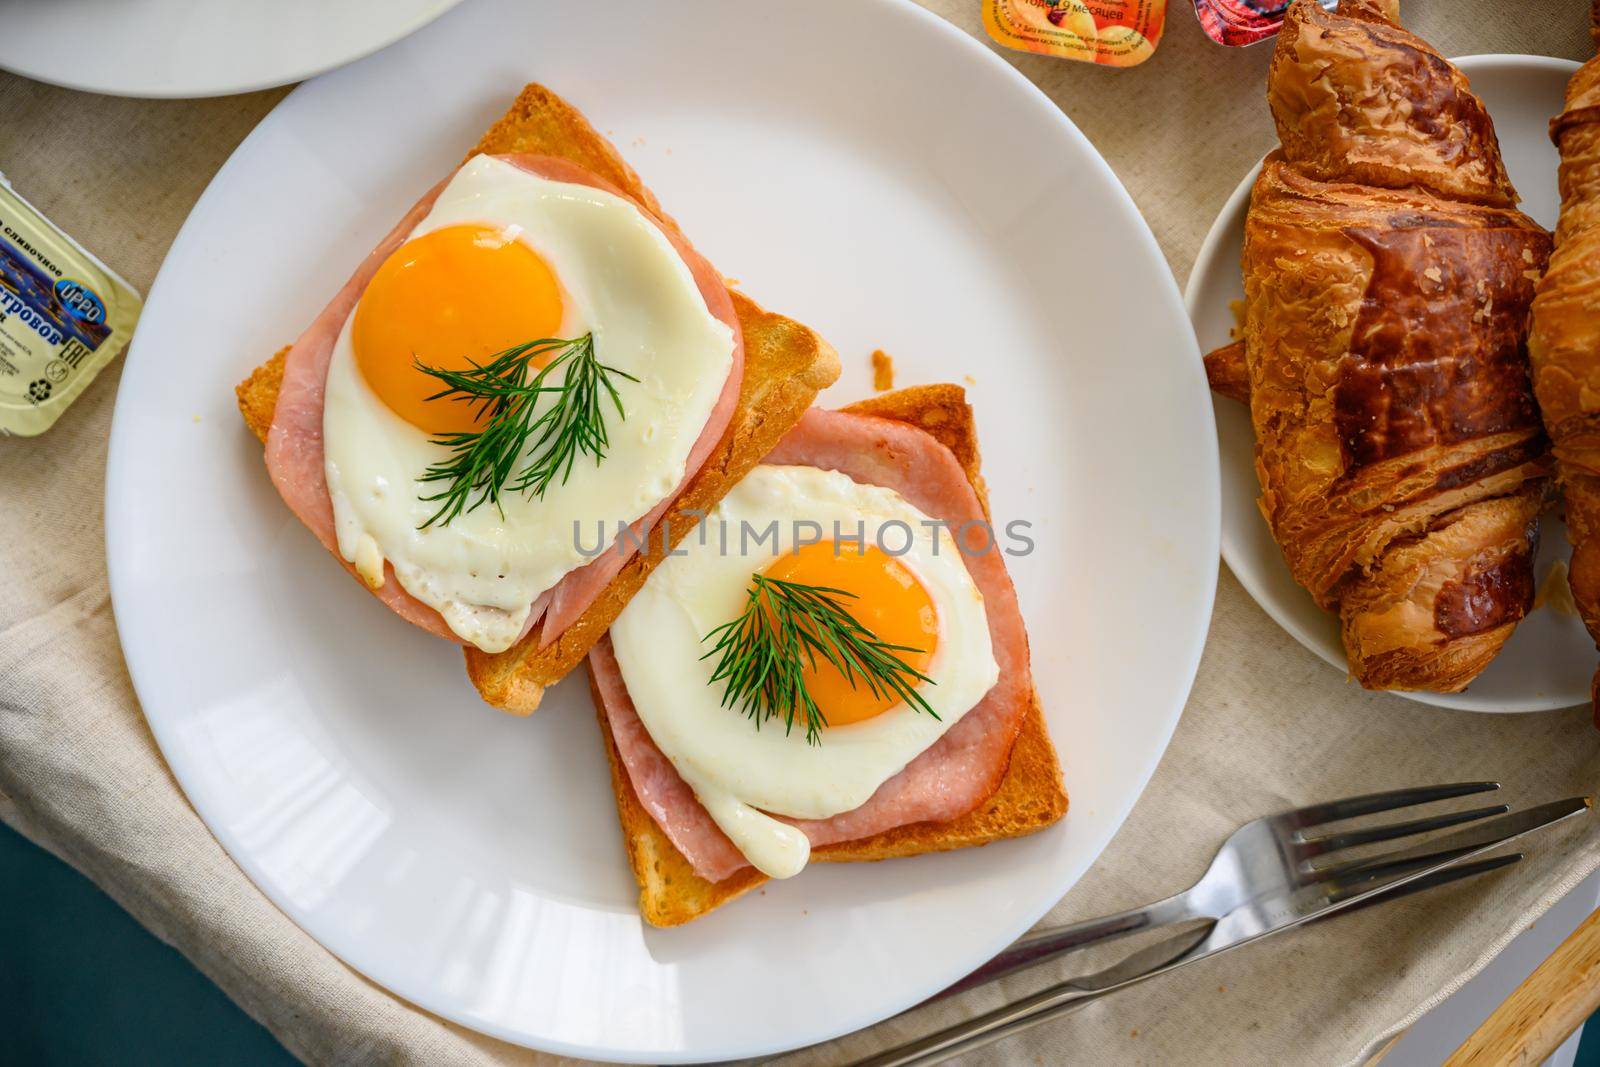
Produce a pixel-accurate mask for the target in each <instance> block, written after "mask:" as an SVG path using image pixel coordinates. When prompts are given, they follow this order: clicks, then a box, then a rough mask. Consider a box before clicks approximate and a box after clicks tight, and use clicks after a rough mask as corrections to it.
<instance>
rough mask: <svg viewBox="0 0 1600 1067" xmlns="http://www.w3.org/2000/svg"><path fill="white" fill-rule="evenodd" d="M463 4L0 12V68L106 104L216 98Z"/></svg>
mask: <svg viewBox="0 0 1600 1067" xmlns="http://www.w3.org/2000/svg"><path fill="white" fill-rule="evenodd" d="M460 2H461V0H337V2H330V0H268V2H265V3H263V2H260V0H204V2H203V3H195V2H194V0H0V26H4V27H5V31H4V32H3V33H0V68H4V69H5V70H10V71H15V72H16V73H18V74H24V75H27V76H28V77H30V78H36V79H38V80H39V81H42V82H49V83H51V84H52V85H64V86H66V87H67V88H69V89H82V90H84V91H85V92H91V93H110V94H111V95H113V96H157V97H174V96H183V97H193V96H223V95H225V94H227V93H243V92H249V91H251V90H253V89H268V88H271V87H272V86H274V85H287V84H289V83H290V82H297V81H300V80H302V79H304V78H309V77H311V76H312V75H315V74H321V73H322V72H323V71H326V70H332V69H333V68H334V67H338V66H342V65H344V64H346V63H349V62H350V61H351V60H354V59H360V58H361V57H362V56H365V55H370V54H371V53H373V52H376V51H377V50H378V49H380V48H382V47H383V46H384V45H387V44H391V43H393V42H395V41H398V40H399V39H400V38H402V37H404V36H405V35H406V34H408V33H412V32H414V31H416V30H418V29H420V28H422V27H423V26H426V25H427V24H428V23H430V22H432V21H433V20H434V19H436V18H438V17H439V16H440V15H442V14H444V13H445V12H446V11H448V10H450V9H451V8H452V7H454V6H455V5H457V4H459V3H460Z"/></svg>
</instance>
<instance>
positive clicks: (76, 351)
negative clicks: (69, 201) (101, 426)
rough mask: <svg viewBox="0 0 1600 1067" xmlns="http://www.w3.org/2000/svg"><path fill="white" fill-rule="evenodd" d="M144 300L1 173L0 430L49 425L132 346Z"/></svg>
mask: <svg viewBox="0 0 1600 1067" xmlns="http://www.w3.org/2000/svg"><path fill="white" fill-rule="evenodd" d="M143 304H144V302H143V300H141V299H140V297H139V294H138V293H136V292H134V290H133V287H132V286H130V285H129V284H128V283H127V282H125V281H123V279H122V278H121V277H119V276H118V275H117V274H116V272H115V271H113V270H111V268H109V267H107V266H106V265H105V264H104V263H102V262H100V261H99V260H98V259H96V258H95V257H94V256H92V255H90V254H89V253H88V252H87V251H86V250H85V249H84V248H83V246H82V245H80V244H78V243H77V242H76V241H74V240H73V239H72V238H70V237H68V236H67V235H66V234H65V233H63V232H62V231H61V230H59V229H57V228H56V226H55V225H54V224H53V223H51V222H50V220H49V219H47V218H45V217H44V216H43V215H41V214H40V213H39V211H38V209H37V208H35V207H34V206H33V205H32V204H30V203H28V202H27V201H26V200H24V199H23V198H22V197H20V196H18V195H17V193H16V191H15V190H14V189H12V188H11V184H10V183H9V182H7V181H6V179H5V175H3V174H0V434H18V435H20V436H23V437H32V436H34V435H35V434H41V433H43V432H44V431H46V430H48V429H49V428H50V427H51V425H53V424H54V423H55V421H56V419H57V418H59V417H60V416H61V413H62V412H63V411H65V410H66V409H67V405H68V404H71V403H72V401H73V400H74V399H75V398H76V397H77V395H78V394H79V393H81V392H83V390H84V387H85V386H87V385H88V384H89V383H90V382H91V381H93V380H94V376H95V375H96V374H98V373H100V370H101V368H103V367H104V366H105V365H106V364H107V363H110V362H111V360H112V359H114V358H116V355H117V353H119V352H121V351H122V349H123V348H124V347H126V346H127V344H128V338H129V337H130V336H132V334H133V327H134V324H135V323H136V322H138V321H139V309H140V308H141V307H142V306H143Z"/></svg>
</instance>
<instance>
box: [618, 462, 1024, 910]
mask: <svg viewBox="0 0 1600 1067" xmlns="http://www.w3.org/2000/svg"><path fill="white" fill-rule="evenodd" d="M902 548H903V551H902ZM755 574H763V575H766V576H768V577H773V578H783V579H787V580H789V581H792V582H803V583H805V584H808V585H814V586H824V587H828V588H832V589H838V590H842V591H844V592H846V593H852V594H855V596H856V597H857V599H854V600H847V601H843V603H844V604H845V605H846V607H847V610H848V611H849V612H850V614H852V615H853V616H855V618H856V620H857V621H858V622H860V623H861V624H862V625H863V626H865V627H867V628H868V629H870V630H872V631H873V632H874V634H876V635H877V637H878V639H879V640H882V641H886V642H889V643H893V644H898V645H903V646H906V647H909V648H915V649H918V650H919V651H918V652H917V653H915V654H906V655H903V656H902V658H903V659H905V660H906V661H907V662H908V663H909V664H910V665H911V666H913V667H915V668H917V669H918V670H920V671H921V672H922V673H923V674H924V675H926V676H927V678H928V679H929V681H927V682H922V683H920V684H918V686H917V688H916V692H917V693H918V694H919V695H920V696H922V697H923V698H924V699H925V700H926V701H927V703H928V705H929V706H930V707H931V708H932V710H933V712H934V713H935V714H934V715H930V714H927V713H926V712H923V711H920V710H918V709H916V708H914V707H911V706H909V705H908V704H906V703H905V702H904V701H902V700H899V699H898V698H896V697H894V696H893V695H885V696H878V695H875V694H874V693H873V692H872V691H871V690H870V689H869V688H867V687H866V686H865V685H861V686H852V685H851V684H850V682H849V681H848V680H846V679H845V678H844V677H843V675H841V674H840V672H839V671H838V670H836V669H835V668H834V667H832V666H831V665H829V664H827V663H826V662H823V661H819V663H818V664H817V665H809V664H808V665H805V667H804V673H805V681H806V688H807V690H808V692H809V693H810V694H811V696H812V698H813V699H814V700H815V701H816V702H817V705H818V707H819V708H820V709H821V711H822V712H823V714H824V715H825V716H826V718H827V720H828V726H827V727H826V728H825V729H824V730H822V732H821V738H820V741H819V742H818V743H816V744H810V743H808V742H807V739H806V736H805V731H804V729H803V728H800V727H796V728H795V729H793V730H790V731H788V732H787V733H786V732H785V730H784V727H783V723H782V721H781V720H779V719H769V720H767V721H766V722H765V723H764V724H763V725H762V726H761V728H760V729H757V728H756V725H755V723H753V722H752V721H751V720H750V719H748V718H746V717H745V715H744V713H743V712H742V711H741V710H740V709H739V708H737V707H725V706H724V705H723V703H722V694H723V689H722V683H721V682H715V683H714V682H712V680H711V679H712V672H713V670H714V668H715V662H714V658H712V659H703V658H702V657H703V656H705V655H706V652H707V650H708V648H709V647H710V646H709V644H708V643H707V642H706V641H705V640H704V639H705V637H706V635H707V634H709V633H710V632H711V631H712V630H714V629H715V628H716V627H718V626H720V625H722V624H723V623H726V622H728V621H729V620H731V619H734V618H736V617H737V616H738V615H739V614H740V612H741V611H743V609H744V606H745V604H746V601H747V591H748V589H749V588H750V585H751V582H752V576H753V575H755ZM611 640H612V644H613V646H614V648H615V651H616V657H617V664H618V666H619V668H620V669H621V672H622V677H623V681H624V682H625V683H626V684H627V687H628V693H629V695H630V696H631V697H632V699H633V702H634V705H635V707H636V708H637V710H638V714H639V719H640V721H641V722H643V723H644V726H645V728H646V729H647V730H648V731H649V733H650V737H651V739H652V740H654V741H655V743H656V746H657V747H658V748H660V749H661V751H662V753H663V754H664V755H665V756H666V757H667V758H668V759H669V760H670V761H671V762H672V765H673V766H674V767H675V768H676V769H677V771H678V773H679V774H680V775H681V776H682V777H683V780H684V781H685V782H686V783H688V785H689V787H690V788H691V789H693V790H694V792H695V795H696V797H697V798H698V799H699V800H700V803H701V804H703V805H704V806H705V808H706V810H707V811H708V812H709V813H710V815H711V817H712V819H713V820H715V822H716V824H717V825H718V826H719V827H721V828H722V830H723V832H724V833H726V834H727V835H728V837H729V838H730V839H731V840H732V841H733V843H734V845H735V846H737V847H738V849H739V850H740V851H741V852H742V853H743V854H744V855H745V857H746V858H747V859H749V860H750V862H751V864H752V865H753V866H755V867H756V868H757V869H758V870H760V871H761V872H762V873H764V874H766V875H768V876H769V877H772V878H787V877H790V876H791V875H794V874H796V873H798V872H799V871H800V870H801V869H802V868H804V867H805V865H806V862H807V860H808V859H809V857H810V852H811V846H810V842H809V841H808V840H807V839H806V836H805V834H803V833H801V832H800V831H799V830H798V829H796V828H795V827H793V826H791V825H789V824H788V823H786V822H783V821H781V820H779V819H776V818H773V816H775V815H782V816H788V817H791V818H795V819H826V818H828V817H830V816H833V815H838V814H840V813H841V812H846V811H851V810H853V809H855V808H858V807H860V806H861V805H862V804H864V803H866V801H867V800H868V798H870V797H871V796H872V794H873V793H874V792H875V791H876V790H877V789H878V787H879V786H881V785H882V784H883V783H884V782H886V781H887V780H888V779H890V778H891V777H893V776H894V775H895V774H897V773H898V772H899V771H900V770H901V769H902V768H904V767H905V766H906V764H908V763H910V762H911V761H912V760H913V759H914V758H916V756H917V755H918V754H919V753H921V752H922V751H924V750H925V749H927V748H928V747H929V746H930V745H932V744H933V743H934V742H935V741H937V740H938V739H939V738H940V737H942V736H943V735H944V733H945V731H946V730H948V729H950V727H952V726H954V725H955V724H956V723H957V722H959V721H960V720H961V717H962V716H963V715H965V714H966V713H967V712H968V711H970V710H971V709H972V708H973V707H974V706H976V705H977V704H978V702H979V701H981V700H982V699H983V697H984V695H985V694H986V693H988V691H989V690H990V689H991V688H992V687H993V686H994V684H995V682H996V681H997V680H998V679H999V675H1000V668H999V666H998V665H997V664H996V662H995V657H994V649H993V647H992V645H991V643H990V636H989V625H988V618H987V616H986V615H985V612H984V605H983V595H982V594H981V593H980V592H979V591H978V588H977V586H976V584H974V582H973V580H972V577H971V575H970V574H969V573H968V572H967V567H966V563H965V561H964V560H963V559H962V556H961V553H960V551H959V550H958V548H957V546H956V542H955V539H954V537H953V536H952V535H951V533H950V531H949V529H948V528H947V527H945V526H943V525H942V524H939V523H937V522H935V521H934V520H933V519H932V518H930V517H929V516H928V515H926V514H924V513H923V512H922V511H920V510H918V509H917V508H916V507H914V506H913V505H912V504H911V503H910V502H909V501H907V500H906V499H905V498H904V497H902V496H901V495H900V494H899V493H897V492H895V491H894V490H892V489H889V488H886V487H883V486H878V485H865V484H861V483H858V482H855V481H853V480H851V479H850V478H849V477H848V476H847V475H844V474H842V473H839V472H837V471H827V470H821V469H818V468H816V467H802V466H774V465H762V466H758V467H756V468H755V470H753V471H752V472H751V473H750V474H749V475H748V476H746V477H745V479H744V480H743V481H741V482H740V483H739V484H738V485H736V486H735V487H734V488H733V489H732V490H731V491H730V492H729V493H728V494H727V496H725V497H724V498H723V500H722V502H721V503H720V504H718V505H717V507H716V508H715V509H713V510H712V512H711V513H710V514H709V515H708V516H707V517H706V519H705V520H704V521H703V522H702V523H701V524H700V526H699V527H697V528H696V530H695V532H694V533H691V534H690V535H689V536H688V537H687V538H685V539H684V541H683V542H682V543H681V544H680V545H679V546H678V548H677V549H676V550H675V552H674V554H673V555H672V556H669V557H668V558H667V559H666V560H664V561H663V562H662V563H661V564H660V566H658V567H657V568H656V570H655V571H654V572H653V573H652V574H651V575H650V578H649V580H648V581H647V582H645V585H644V587H643V588H642V589H641V590H640V591H639V592H638V593H637V594H636V595H635V596H634V598H633V599H632V600H631V601H630V602H629V603H628V606H627V607H626V608H624V609H623V611H622V614H621V615H620V616H618V618H617V620H616V622H615V623H614V624H612V627H611ZM935 715H937V718H936V717H935Z"/></svg>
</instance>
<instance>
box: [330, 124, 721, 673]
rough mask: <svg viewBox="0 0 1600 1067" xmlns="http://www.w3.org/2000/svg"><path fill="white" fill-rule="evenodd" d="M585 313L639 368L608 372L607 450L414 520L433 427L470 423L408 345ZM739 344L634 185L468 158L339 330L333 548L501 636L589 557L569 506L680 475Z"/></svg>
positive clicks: (578, 509)
mask: <svg viewBox="0 0 1600 1067" xmlns="http://www.w3.org/2000/svg"><path fill="white" fill-rule="evenodd" d="M585 333H589V334H592V335H593V339H594V349H595V355H596V357H597V358H598V359H599V360H600V362H601V363H604V364H607V365H609V366H610V367H614V368H616V369H617V370H618V371H621V372H624V373H626V374H630V375H632V376H633V377H634V378H636V379H638V380H637V381H626V380H620V381H619V382H618V390H619V395H620V399H621V403H622V406H623V409H624V412H625V416H626V417H625V418H617V417H616V415H615V412H614V410H612V409H609V408H608V409H607V415H608V418H607V422H606V431H607V433H608V435H609V446H608V449H607V452H606V456H605V459H604V461H603V462H596V461H595V460H594V459H593V458H592V457H590V456H580V457H579V458H578V461H577V463H576V465H575V466H574V467H573V469H572V471H571V474H570V476H569V477H568V478H567V479H566V480H565V481H564V482H563V481H561V480H559V479H558V480H557V481H556V482H555V483H553V484H551V485H550V486H549V488H548V490H547V491H546V492H545V494H544V495H543V496H542V497H539V496H536V495H533V494H528V493H507V494H503V495H502V497H501V507H500V508H496V507H495V506H494V505H493V504H486V505H484V506H481V507H478V508H476V509H475V510H471V511H468V512H466V513H464V514H461V515H458V516H456V517H454V518H452V519H451V520H450V521H449V522H448V523H436V524H434V525H428V520H429V519H430V517H431V516H433V515H434V513H435V512H436V511H437V510H438V503H437V502H431V503H430V502H428V501H425V500H424V499H423V498H424V497H427V496H431V495H433V494H435V493H437V492H438V491H439V489H440V485H439V483H423V482H422V481H421V480H420V479H421V477H422V475H423V474H424V473H425V472H426V471H427V469H428V468H429V467H430V466H433V465H435V464H438V463H441V462H443V461H445V460H446V459H448V457H449V455H450V452H449V450H448V449H447V448H445V447H444V446H443V445H440V444H437V443H435V440H436V438H438V437H439V436H440V435H441V434H449V433H458V432H470V431H472V430H473V429H474V427H475V426H476V425H477V423H476V422H475V418H474V410H473V407H472V406H471V405H469V404H465V403H461V402H458V401H454V400H449V399H443V400H430V399H428V398H429V397H430V396H432V395H433V394H435V393H437V392H439V390H440V389H441V384H440V382H439V381H438V380H437V379H435V378H433V377H431V376H429V375H427V374H424V373H422V372H421V371H420V370H418V369H417V368H416V366H415V364H416V363H417V362H419V361H420V362H422V363H424V364H428V365H431V366H437V367H446V368H453V369H462V368H466V367H468V366H469V365H470V364H469V361H476V362H483V361H485V360H486V359H487V357H490V356H493V355H495V354H497V353H499V352H503V351H505V350H506V349H508V348H511V347H513V346H516V345H521V344H525V343H527V342H529V341H534V340H539V339H541V338H550V337H559V338H576V337H580V336H581V335H583V334H585ZM734 345H735V339H734V335H733V331H732V330H731V329H730V328H729V326H728V325H727V324H726V323H724V322H722V321H721V320H720V319H718V318H717V317H716V316H714V315H713V314H712V313H711V312H710V310H708V309H707V307H706V302H705V299H704V297H703V296H702V295H701V293H700V290H699V288H698V287H697V285H696V283H695V279H694V276H693V274H692V273H691V271H690V269H689V267H688V265H687V264H686V263H685V262H684V261H683V258H682V257H681V256H680V255H679V254H678V252H677V250H676V249H675V248H674V247H673V245H672V243H671V242H670V241H668V240H667V238H666V236H665V235H663V234H662V232H661V230H660V229H659V228H658V227H657V226H656V225H655V224H654V223H652V222H651V221H650V220H649V219H648V218H646V217H645V215H644V214H643V213H642V212H641V211H640V210H639V209H638V208H637V207H636V206H635V205H634V204H633V203H631V202H630V201H627V200H625V199H623V198H621V197H619V196H616V195H613V194H611V193H608V192H606V191H604V190H601V189H596V188H592V187H590V186H587V185H582V184H575V183H571V182H560V181H552V180H550V179H547V178H544V177H541V176H539V175H536V174H532V173H529V172H527V171H525V170H522V169H521V168H519V167H517V166H514V165H512V164H510V163H507V162H505V161H504V160H501V159H496V158H494V157H492V156H482V155H480V156H477V157H475V158H473V159H472V160H470V161H469V162H468V163H467V164H466V165H465V166H463V167H462V168H461V169H460V170H459V171H457V172H456V174H455V176H454V177H453V178H451V180H450V182H449V183H448V184H447V185H446V186H445V188H444V190H443V191H442V192H441V193H440V195H439V198H438V199H437V201H435V203H434V205H433V207H432V209H431V210H430V211H429V212H428V214H427V215H426V217H424V218H423V219H422V221H421V222H420V223H418V224H417V226H416V228H415V229H413V230H412V232H411V233H410V235H409V236H408V237H407V239H406V240H405V241H404V243H402V244H401V245H400V247H399V248H398V249H396V251H395V252H394V253H393V254H392V255H390V256H389V257H388V259H387V260H386V261H385V262H384V263H383V264H382V265H381V266H380V267H379V268H378V271H377V273H376V274H375V275H374V276H373V278H372V280H371V282H370V283H369V284H368V285H367V287H366V289H365V291H364V292H363V293H362V296H361V299H360V302H359V303H358V304H357V306H356V308H355V311H354V313H353V314H352V315H351V316H350V317H349V318H348V320H347V321H346V322H345V324H344V328H343V330H342V331H341V332H340V334H339V337H338V340H337V342H336V343H335V346H334V350H333V357H332V362H331V363H330V365H329V368H328V378H327V391H326V399H325V406H324V409H323V443H324V450H325V456H326V461H325V463H326V473H327V480H328V494H329V497H330V498H331V500H332V504H333V516H334V528H335V531H336V533H337V536H338V547H339V552H340V554H341V555H342V556H343V557H344V558H345V559H346V560H348V561H350V562H351V563H352V564H353V565H354V566H355V568H356V570H357V572H358V573H359V574H360V575H361V576H362V578H363V579H364V580H365V581H366V582H367V583H368V584H369V585H372V586H374V587H378V586H380V585H381V584H382V583H383V582H384V580H385V572H384V564H385V563H386V562H387V563H389V564H392V565H393V568H394V574H395V577H396V578H397V579H398V581H399V582H400V585H401V586H402V587H404V589H405V590H406V592H408V593H410V594H411V595H412V596H414V597H416V598H417V599H418V600H420V601H422V602H423V603H424V604H427V605H429V606H430V607H432V608H434V609H436V610H437V611H438V612H439V613H440V614H441V615H442V616H443V617H444V619H445V621H446V623H448V624H449V626H450V629H451V630H452V631H454V632H455V633H456V634H457V635H458V636H460V637H461V638H462V639H463V640H465V641H468V642H470V643H471V644H473V645H476V646H477V647H478V648H481V649H483V650H484V651H486V652H498V651H501V650H503V649H505V648H508V647H509V646H510V645H511V644H512V642H513V641H515V640H516V638H517V637H518V636H519V635H520V634H521V632H522V630H523V629H524V627H525V625H526V623H527V622H528V616H529V613H530V609H531V607H532V605H533V602H534V600H535V599H536V598H537V597H538V596H539V595H540V594H541V593H543V592H545V591H546V590H548V589H550V588H552V587H553V586H555V585H556V583H557V582H559V581H560V580H561V578H562V577H563V576H565V575H566V574H568V573H569V572H571V571H573V570H575V569H577V568H578V567H581V566H582V565H583V564H585V563H586V562H588V559H587V558H586V556H585V555H584V552H583V550H582V548H581V545H580V539H579V537H578V536H577V530H578V528H579V526H580V525H581V526H583V527H585V528H591V529H592V528H593V527H594V526H595V524H596V523H603V524H604V525H605V526H606V527H607V528H612V527H614V526H615V524H618V523H621V524H628V523H632V522H634V521H636V520H638V519H640V518H642V517H643V516H644V515H646V514H647V513H649V511H650V510H651V509H652V508H654V507H655V506H656V505H657V504H658V503H660V502H661V501H662V500H663V499H665V498H666V497H667V496H668V495H670V494H671V493H672V492H673V491H674V490H675V489H676V488H677V486H678V484H679V483H680V482H681V481H682V479H683V476H684V473H685V468H686V466H687V463H688V459H689V454H690V450H691V449H692V448H693V446H694V443H695V440H696V439H697V438H698V437H699V435H700V432H701V430H702V428H703V427H704V426H705V424H706V422H707V421H708V420H709V419H710V417H711V414H712V410H713V408H714V407H715V405H716V402H717V399H718V397H719V396H720V395H721V393H722V390H723V386H724V385H725V383H726V382H727V378H728V374H729V373H730V372H731V370H732V366H733V358H734ZM559 373H561V368H559V367H558V368H557V369H556V371H554V372H552V377H553V378H554V377H555V376H556V375H558V374H559ZM552 384H554V383H553V382H552ZM552 402H553V401H552ZM541 403H546V402H545V401H541ZM524 458H526V456H525V457H524ZM590 551H591V554H592V548H591V550H590Z"/></svg>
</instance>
